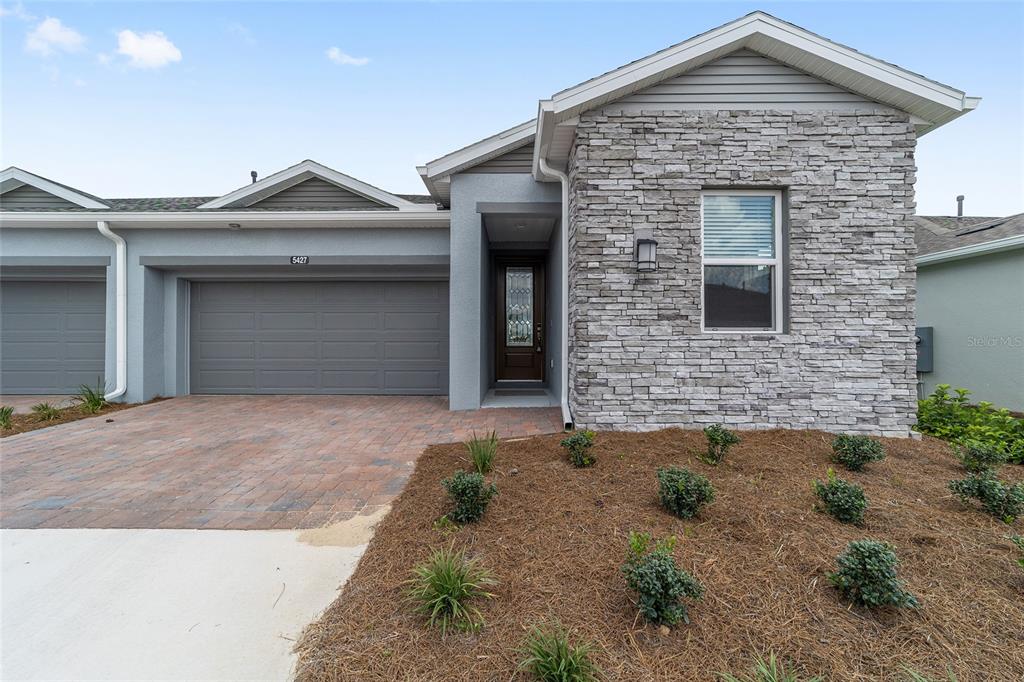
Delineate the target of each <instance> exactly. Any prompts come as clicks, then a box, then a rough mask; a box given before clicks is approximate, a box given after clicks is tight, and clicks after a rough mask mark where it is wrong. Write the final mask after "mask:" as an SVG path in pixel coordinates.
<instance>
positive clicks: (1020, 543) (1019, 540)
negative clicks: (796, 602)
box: [1010, 535, 1024, 571]
mask: <svg viewBox="0 0 1024 682" xmlns="http://www.w3.org/2000/svg"><path fill="white" fill-rule="evenodd" d="M1010 542H1012V543H1013V544H1015V545H1017V549H1019V550H1020V558H1019V559H1017V565H1018V566H1020V568H1021V570H1022V571H1024V537H1021V536H1019V535H1011V536H1010Z"/></svg>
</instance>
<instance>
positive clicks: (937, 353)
mask: <svg viewBox="0 0 1024 682" xmlns="http://www.w3.org/2000/svg"><path fill="white" fill-rule="evenodd" d="M915 222H916V223H917V324H918V326H919V327H925V328H928V327H930V328H931V330H932V331H931V334H932V345H933V351H932V368H931V371H929V372H922V373H921V374H920V375H919V377H920V379H921V382H922V392H923V393H931V392H932V391H933V390H935V387H936V386H937V385H939V384H950V385H951V386H953V387H954V388H968V389H970V390H971V391H973V395H972V396H971V399H972V400H975V401H980V400H987V401H989V402H992V403H995V404H996V405H998V406H1001V407H1008V408H1010V409H1011V410H1018V411H1024V213H1020V214H1017V215H1013V216H1009V217H1007V218H978V217H957V218H953V217H945V216H919V217H918V218H916V221H915Z"/></svg>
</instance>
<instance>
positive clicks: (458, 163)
mask: <svg viewBox="0 0 1024 682" xmlns="http://www.w3.org/2000/svg"><path fill="white" fill-rule="evenodd" d="M536 128H537V121H536V120H530V121H527V122H526V123H520V124H519V125H517V126H515V127H513V128H509V129H508V130H503V131H501V132H500V133H498V134H497V135H492V136H491V137H488V138H486V139H483V140H480V141H479V142H475V143H473V144H471V145H469V146H468V147H463V148H462V149H459V150H457V151H454V152H452V153H451V154H446V155H445V156H442V157H441V158H439V159H434V160H433V161H429V162H427V164H426V165H425V166H423V168H424V169H426V177H428V178H431V179H433V178H441V177H445V176H447V175H452V174H454V173H458V172H459V171H461V170H463V169H465V168H470V167H472V166H475V165H477V164H479V163H483V162H484V161H488V160H490V159H493V158H494V157H497V156H501V155H502V154H504V153H505V152H508V151H512V150H513V149H517V148H519V147H521V146H523V145H524V144H526V143H528V142H529V141H530V139H531V138H532V137H533V134H534V131H535V130H536Z"/></svg>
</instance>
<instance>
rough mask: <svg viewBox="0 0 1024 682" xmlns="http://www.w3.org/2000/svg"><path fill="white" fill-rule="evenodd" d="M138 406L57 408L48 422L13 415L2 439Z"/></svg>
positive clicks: (0, 432)
mask: <svg viewBox="0 0 1024 682" xmlns="http://www.w3.org/2000/svg"><path fill="white" fill-rule="evenodd" d="M136 406H137V404H136V403H130V404H129V403H108V404H106V405H104V406H103V407H101V408H99V411H97V412H87V411H85V410H84V409H82V407H81V405H70V406H68V407H58V408H56V410H55V411H54V416H53V418H52V419H46V420H43V419H40V418H39V416H38V415H37V414H34V413H31V412H30V413H28V414H13V415H11V428H9V429H5V428H0V438H6V437H8V436H14V435H17V434H19V433H27V432H28V431H35V430H37V429H45V428H47V427H48V426H56V425H57V424H67V423H68V422H74V421H78V420H79V419H89V418H91V417H103V416H108V415H110V414H112V413H114V412H120V411H121V410H126V409H128V408H130V407H136Z"/></svg>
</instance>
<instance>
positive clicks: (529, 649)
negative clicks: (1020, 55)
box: [519, 624, 598, 682]
mask: <svg viewBox="0 0 1024 682" xmlns="http://www.w3.org/2000/svg"><path fill="white" fill-rule="evenodd" d="M591 649H592V646H591V645H590V644H589V643H587V642H584V643H582V644H577V645H575V646H574V645H572V644H570V643H569V635H568V634H567V633H566V632H565V630H563V629H562V627H561V626H560V625H558V624H555V625H553V626H547V627H535V628H533V630H531V631H530V634H529V635H528V636H527V638H526V643H525V644H524V645H523V649H522V653H523V655H524V656H525V658H524V659H523V662H522V663H520V665H519V669H520V670H527V671H529V672H530V673H532V674H533V676H534V677H536V678H537V679H538V680H541V681H542V682H593V681H594V680H597V675H598V670H597V666H595V665H594V664H593V663H592V662H591V660H590V651H591Z"/></svg>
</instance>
